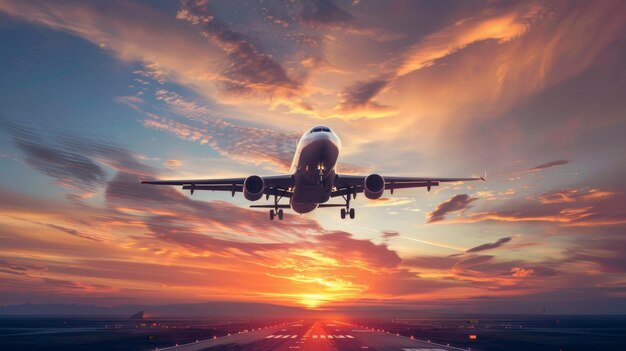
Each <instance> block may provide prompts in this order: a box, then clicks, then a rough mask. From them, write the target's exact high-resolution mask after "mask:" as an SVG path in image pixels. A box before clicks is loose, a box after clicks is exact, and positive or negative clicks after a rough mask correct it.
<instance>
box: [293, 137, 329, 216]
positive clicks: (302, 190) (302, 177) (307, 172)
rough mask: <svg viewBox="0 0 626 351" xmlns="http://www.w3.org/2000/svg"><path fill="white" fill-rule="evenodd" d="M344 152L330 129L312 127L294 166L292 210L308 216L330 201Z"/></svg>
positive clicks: (298, 152)
mask: <svg viewBox="0 0 626 351" xmlns="http://www.w3.org/2000/svg"><path fill="white" fill-rule="evenodd" d="M340 151H341V141H340V140H339V137H338V136H337V135H336V134H335V133H334V132H333V131H332V130H330V128H328V127H324V126H319V127H314V128H311V129H310V130H308V131H307V132H306V133H305V134H304V135H303V136H302V138H301V139H300V141H299V142H298V147H297V148H296V153H295V155H294V158H293V162H292V164H291V174H292V175H293V179H294V189H293V196H292V197H291V199H290V203H289V205H290V206H291V209H293V210H294V211H295V212H297V213H307V212H311V211H313V210H314V209H316V208H317V206H318V205H319V204H321V203H324V202H326V201H328V199H329V198H330V193H331V191H332V189H333V186H334V181H335V176H336V171H335V167H336V166H337V159H338V157H339V152H340Z"/></svg>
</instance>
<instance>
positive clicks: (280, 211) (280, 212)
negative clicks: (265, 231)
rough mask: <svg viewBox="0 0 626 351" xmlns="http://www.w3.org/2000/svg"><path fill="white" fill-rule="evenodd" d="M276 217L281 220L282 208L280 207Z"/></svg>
mask: <svg viewBox="0 0 626 351" xmlns="http://www.w3.org/2000/svg"><path fill="white" fill-rule="evenodd" d="M278 219H279V220H281V221H282V220H283V210H282V209H280V210H278Z"/></svg>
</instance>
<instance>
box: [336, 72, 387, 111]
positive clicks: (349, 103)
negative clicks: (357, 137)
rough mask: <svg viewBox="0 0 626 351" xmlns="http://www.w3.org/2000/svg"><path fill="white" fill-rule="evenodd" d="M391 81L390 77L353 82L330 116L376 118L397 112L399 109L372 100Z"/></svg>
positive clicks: (343, 93)
mask: <svg viewBox="0 0 626 351" xmlns="http://www.w3.org/2000/svg"><path fill="white" fill-rule="evenodd" d="M390 82H391V80H389V79H384V78H381V79H374V80H367V81H358V82H355V83H353V84H352V85H350V86H349V87H347V88H345V89H344V91H343V92H342V94H341V101H340V102H339V105H338V106H337V107H335V110H334V111H333V112H332V113H331V114H330V116H331V117H340V118H344V119H348V118H376V117H386V116H389V115H391V114H394V113H396V112H397V109H395V108H393V107H391V106H385V105H381V104H380V103H377V102H375V101H372V100H373V99H374V98H375V97H376V96H378V95H379V94H380V93H381V92H382V91H383V90H384V89H385V88H386V87H387V86H388V85H389V83H390Z"/></svg>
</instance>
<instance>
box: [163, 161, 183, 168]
mask: <svg viewBox="0 0 626 351" xmlns="http://www.w3.org/2000/svg"><path fill="white" fill-rule="evenodd" d="M182 164H183V161H181V160H167V161H165V165H166V166H167V167H180V166H181V165H182Z"/></svg>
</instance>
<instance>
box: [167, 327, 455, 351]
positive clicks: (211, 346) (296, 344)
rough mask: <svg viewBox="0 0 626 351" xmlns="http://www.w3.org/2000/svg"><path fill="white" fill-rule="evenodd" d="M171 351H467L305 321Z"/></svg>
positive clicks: (170, 348)
mask: <svg viewBox="0 0 626 351" xmlns="http://www.w3.org/2000/svg"><path fill="white" fill-rule="evenodd" d="M159 350H168V351H225V350H228V351H231V350H237V351H248V350H250V351H252V350H261V351H273V350H276V351H356V350H359V351H364V350H367V351H447V350H466V349H460V348H455V347H450V346H446V345H439V344H435V343H430V342H428V341H422V340H414V339H411V338H407V337H403V336H398V335H395V334H390V333H387V332H385V331H381V330H373V329H368V328H362V327H359V326H356V325H351V324H345V323H340V322H334V321H303V322H297V323H291V324H286V325H281V326H275V327H271V328H266V329H260V330H252V331H247V332H243V333H239V334H234V335H229V336H224V337H221V338H217V339H210V340H203V341H198V342H194V343H191V344H185V345H179V346H173V347H168V348H161V349H159Z"/></svg>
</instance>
